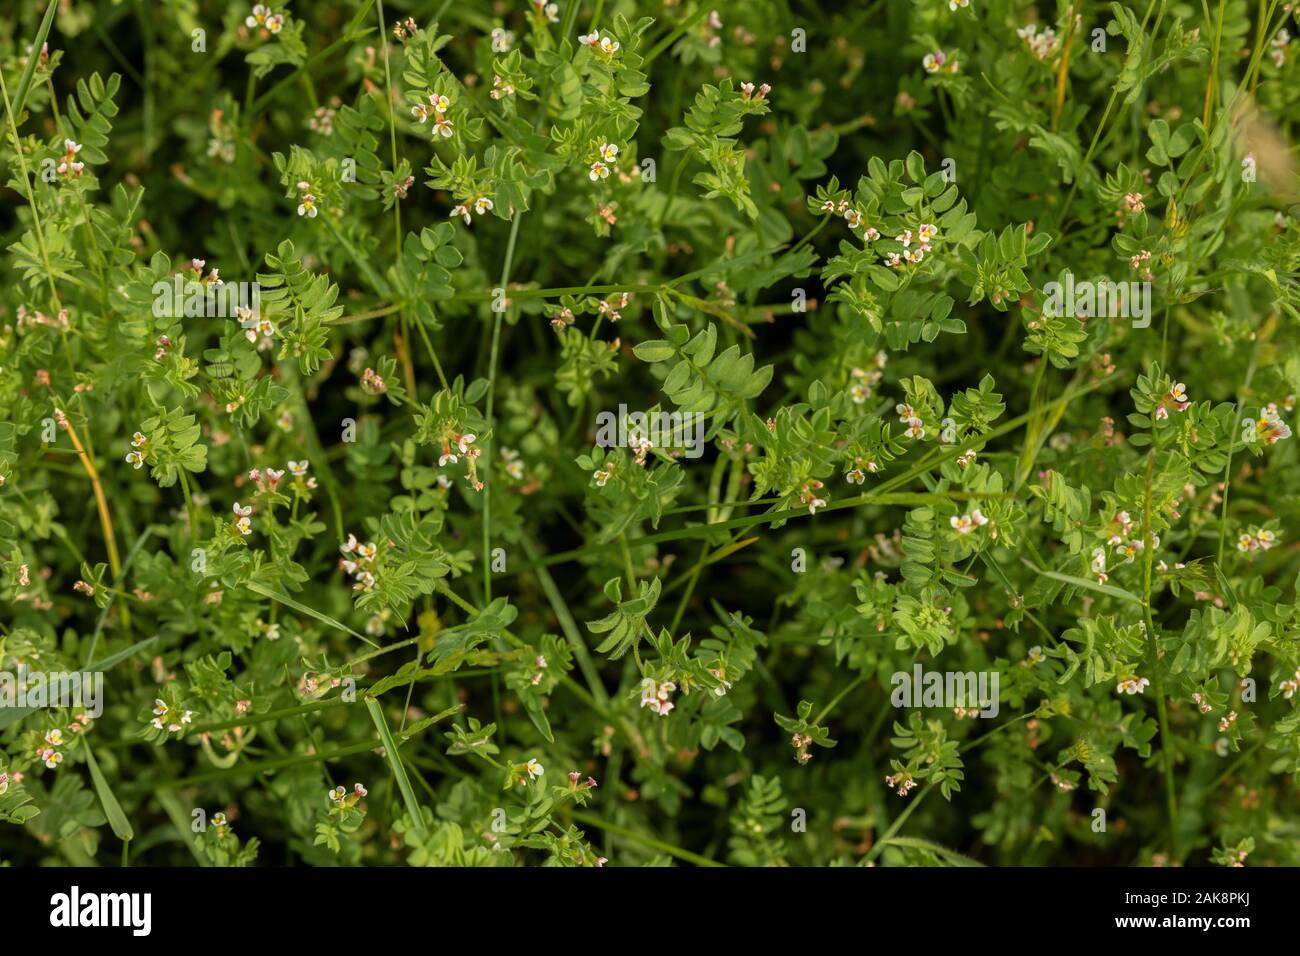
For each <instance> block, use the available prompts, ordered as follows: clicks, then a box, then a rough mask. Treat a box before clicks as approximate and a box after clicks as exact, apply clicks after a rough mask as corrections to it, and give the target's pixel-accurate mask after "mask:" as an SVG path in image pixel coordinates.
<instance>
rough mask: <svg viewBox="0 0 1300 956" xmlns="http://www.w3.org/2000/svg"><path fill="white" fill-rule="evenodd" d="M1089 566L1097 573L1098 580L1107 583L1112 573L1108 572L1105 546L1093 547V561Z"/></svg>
mask: <svg viewBox="0 0 1300 956" xmlns="http://www.w3.org/2000/svg"><path fill="white" fill-rule="evenodd" d="M1089 567H1090V568H1091V569H1092V573H1093V574H1095V575H1097V580H1098V581H1099V582H1101V583H1102V584H1105V583H1106V582H1107V581H1108V580H1109V579H1110V575H1109V574H1107V573H1106V549H1105V548H1093V549H1092V563H1091V565H1089Z"/></svg>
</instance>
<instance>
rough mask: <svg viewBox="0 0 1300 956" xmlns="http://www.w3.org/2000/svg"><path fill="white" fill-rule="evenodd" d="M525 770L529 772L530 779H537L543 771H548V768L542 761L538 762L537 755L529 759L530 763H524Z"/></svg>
mask: <svg viewBox="0 0 1300 956" xmlns="http://www.w3.org/2000/svg"><path fill="white" fill-rule="evenodd" d="M524 770H526V771H527V772H528V779H529V780H536V779H537V778H538V777H540V776H541V775H542V774H543V773H545V772H546V769H545V768H544V767H543V766H542V765H541V764H540V763H538V762H537V758H536V757H534V758H533V759H531V760H529V761H528V763H526V764H524Z"/></svg>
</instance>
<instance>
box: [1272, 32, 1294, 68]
mask: <svg viewBox="0 0 1300 956" xmlns="http://www.w3.org/2000/svg"><path fill="white" fill-rule="evenodd" d="M1290 42H1291V34H1290V33H1288V32H1287V31H1286V29H1285V28H1283V29H1281V30H1278V31H1277V33H1276V34H1275V35H1274V37H1273V39H1272V40H1271V41H1269V47H1270V48H1271V49H1270V50H1269V51H1268V55H1269V56H1270V57H1271V58H1272V60H1273V65H1274V66H1276V67H1278V68H1281V66H1282V65H1283V64H1284V63H1286V48H1287V44H1289V43H1290Z"/></svg>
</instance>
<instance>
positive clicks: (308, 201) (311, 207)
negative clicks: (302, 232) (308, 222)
mask: <svg viewBox="0 0 1300 956" xmlns="http://www.w3.org/2000/svg"><path fill="white" fill-rule="evenodd" d="M318 212H319V210H317V208H316V197H315V196H313V195H312V194H311V193H307V195H305V196H303V197H302V202H300V203H298V215H300V216H306V217H307V218H308V219H315V218H316V215H317V213H318Z"/></svg>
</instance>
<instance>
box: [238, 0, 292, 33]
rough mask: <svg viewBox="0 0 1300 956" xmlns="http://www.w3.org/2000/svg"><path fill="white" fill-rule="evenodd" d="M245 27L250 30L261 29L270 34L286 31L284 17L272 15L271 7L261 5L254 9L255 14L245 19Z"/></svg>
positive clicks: (276, 14)
mask: <svg viewBox="0 0 1300 956" xmlns="http://www.w3.org/2000/svg"><path fill="white" fill-rule="evenodd" d="M244 26H246V27H248V28H249V29H250V30H256V29H259V28H261V29H265V30H266V31H267V32H268V33H279V32H280V31H281V30H283V29H284V16H283V15H282V14H279V13H272V12H271V8H270V7H268V6H266V4H263V3H259V4H257V5H256V6H254V7H253V12H252V13H251V14H249V15H248V16H246V17H245V18H244Z"/></svg>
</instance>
